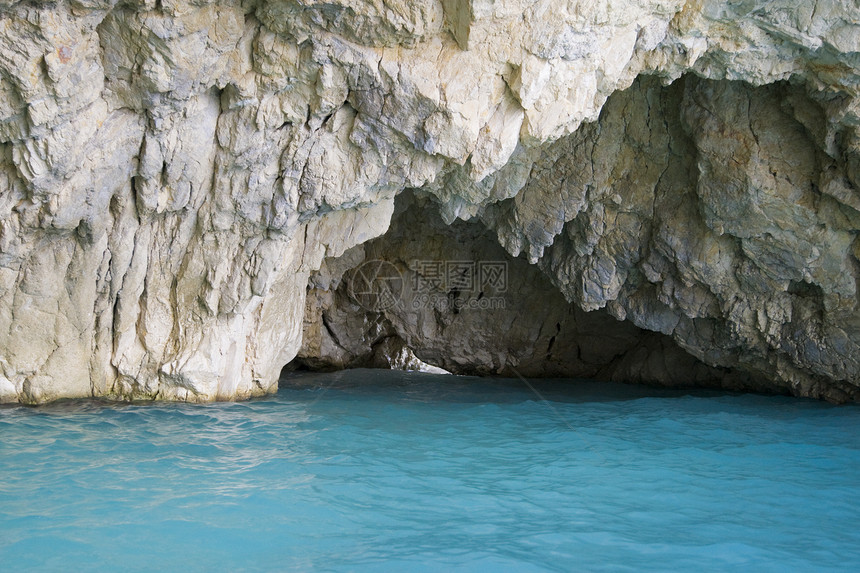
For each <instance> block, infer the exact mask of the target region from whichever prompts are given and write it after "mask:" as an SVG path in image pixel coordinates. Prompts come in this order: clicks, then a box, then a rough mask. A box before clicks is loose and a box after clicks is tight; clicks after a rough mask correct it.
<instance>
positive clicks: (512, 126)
mask: <svg viewBox="0 0 860 573" xmlns="http://www.w3.org/2000/svg"><path fill="white" fill-rule="evenodd" d="M858 22H860V9H858V8H857V6H856V3H855V2H848V1H838V0H817V1H814V2H804V3H797V2H789V1H784V2H783V1H764V0H761V1H757V0H751V1H748V2H725V1H717V0H696V1H687V2H684V1H682V0H677V1H669V2H666V1H657V0H600V1H589V2H576V1H572V2H557V1H555V0H504V1H495V2H493V1H490V0H463V1H450V0H444V1H443V0H421V1H418V2H407V1H400V0H386V1H384V2H383V1H379V0H332V1H327V2H318V1H316V0H301V1H299V0H271V1H266V0H259V1H255V0H219V1H218V2H214V1H208V0H123V1H118V0H57V1H53V2H34V1H30V0H22V1H16V0H2V1H0V401H21V402H29V403H38V402H44V401H48V400H52V399H56V398H60V397H71V396H92V395H98V396H111V397H116V398H163V399H180V400H198V401H205V400H213V399H228V398H237V397H244V396H251V395H257V394H262V393H265V392H269V391H272V390H274V388H276V384H277V376H278V371H279V369H280V367H281V366H282V365H283V364H285V363H286V362H288V361H289V360H290V359H291V358H292V357H293V356H295V355H296V353H297V352H298V351H299V348H300V346H301V343H302V340H301V339H302V317H303V315H304V314H305V306H306V305H305V296H306V287H307V281H308V278H309V276H310V275H311V273H312V272H314V271H316V270H317V269H319V268H320V266H321V265H322V264H323V260H324V259H326V258H328V259H329V260H332V258H333V257H338V256H341V255H342V254H343V253H349V251H348V249H350V248H351V247H353V246H355V245H359V244H362V243H364V242H365V241H367V240H369V239H372V238H373V237H376V236H379V235H381V234H383V233H384V232H385V231H386V230H387V228H388V225H389V221H390V218H391V215H392V212H393V208H394V207H393V206H394V197H395V196H396V195H398V194H399V193H400V192H401V191H402V190H404V189H406V188H413V189H417V190H418V191H416V193H417V194H418V195H419V196H421V197H424V198H427V197H431V198H432V200H433V201H435V202H436V203H438V205H439V209H440V210H441V212H442V215H443V218H444V220H445V221H446V222H448V223H451V222H453V221H454V220H455V219H457V218H461V219H469V218H478V219H479V220H480V221H481V224H483V225H485V226H486V227H488V228H490V229H492V230H493V231H494V232H495V233H496V235H497V236H498V239H499V242H500V244H501V245H502V246H503V247H504V248H505V249H506V250H507V251H508V252H510V253H513V254H520V253H521V254H522V255H523V256H524V257H526V258H527V259H528V261H529V262H531V263H534V264H536V265H537V267H538V268H539V269H540V270H542V271H543V272H544V273H545V274H546V275H547V276H548V277H549V278H550V279H551V280H552V281H553V283H554V284H555V286H556V288H557V289H558V290H559V291H560V292H561V294H562V295H563V296H564V297H565V300H567V301H568V302H570V303H573V304H574V305H577V306H578V307H580V309H581V310H576V309H572V310H571V311H570V312H575V313H581V311H582V310H585V311H591V310H593V309H600V308H605V309H606V312H608V313H611V314H612V315H614V316H616V317H618V318H624V319H626V320H629V321H631V322H633V323H634V324H635V325H637V326H638V327H640V328H644V329H647V330H651V331H656V332H660V333H663V334H665V335H667V336H670V337H672V338H674V340H675V341H676V342H677V343H678V344H679V345H680V346H681V347H683V348H684V349H686V350H687V351H688V352H689V353H691V354H692V355H693V356H694V357H696V358H697V359H698V360H701V361H702V362H703V363H705V364H707V365H708V366H709V367H719V368H733V369H736V370H738V371H739V372H747V373H750V374H751V375H752V376H753V377H755V378H757V379H758V378H759V377H764V379H767V380H769V381H771V382H772V383H774V384H777V385H781V386H782V387H784V388H788V389H790V390H791V391H792V392H794V393H796V394H799V395H809V396H822V397H827V398H830V399H834V400H840V399H847V398H852V397H856V396H857V392H858V390H857V389H858V387H860V365H858V359H857V358H856V357H857V355H858V354H857V348H856V346H857V344H858V341H860V337H858V328H860V320H858V316H860V315H858V312H857V310H856V309H855V307H856V302H857V293H856V277H857V274H858V269H857V258H856V255H857V252H858V247H857V243H856V234H857V229H858V217H860V212H858V210H857V209H858V208H860V199H858V194H857V188H858V184H860V131H858V129H860V127H858V126H860V105H858V99H857V93H858V86H860V83H858V81H860V74H858V70H860V26H858V24H857V23H858ZM646 76H650V77H651V78H650V79H649V78H646ZM637 78H641V79H639V80H637ZM634 82H635V84H634ZM673 82H674V83H673ZM670 83H671V86H669V84H670ZM631 86H632V87H631ZM664 86H669V87H664ZM607 100H609V101H608V102H607ZM584 316H587V315H584ZM583 320H586V319H583ZM434 344H435V343H434ZM440 348H442V347H440ZM440 353H441V350H440ZM440 356H441V354H440ZM517 359H518V360H520V361H521V360H524V359H525V358H524V357H518V358H517ZM440 360H441V358H440ZM494 360H495V359H492V360H490V359H488V360H487V361H485V362H484V363H483V365H480V364H475V365H474V367H475V369H476V370H481V368H486V369H487V370H496V369H497V368H498V364H497V361H494ZM771 382H769V383H771Z"/></svg>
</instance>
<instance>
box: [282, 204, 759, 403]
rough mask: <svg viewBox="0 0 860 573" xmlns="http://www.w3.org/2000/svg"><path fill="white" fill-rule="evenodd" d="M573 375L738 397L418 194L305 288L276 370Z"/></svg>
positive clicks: (667, 341) (663, 343) (686, 357)
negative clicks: (286, 353) (294, 342)
mask: <svg viewBox="0 0 860 573" xmlns="http://www.w3.org/2000/svg"><path fill="white" fill-rule="evenodd" d="M353 368H385V369H401V370H413V371H414V370H418V371H428V372H435V373H443V372H448V373H452V374H461V375H475V376H492V377H504V378H514V377H520V376H522V377H525V378H576V379H593V380H599V381H616V382H627V383H642V384H649V385H658V386H670V387H693V386H695V387H712V388H729V389H743V388H745V387H747V386H748V384H749V378H748V376H747V375H746V374H744V373H742V372H738V371H734V370H731V369H725V368H714V367H710V366H708V365H706V364H704V363H703V362H701V361H700V360H698V359H696V358H695V357H694V356H692V355H690V354H689V353H687V352H686V351H685V350H683V349H682V348H681V347H680V346H678V345H677V344H676V343H675V342H674V341H673V340H672V339H671V338H670V337H669V336H666V335H664V334H661V333H659V332H651V331H648V330H644V329H641V328H639V327H637V326H635V325H633V324H632V323H630V322H628V321H621V320H618V319H617V318H615V317H614V316H612V315H611V314H610V313H609V312H608V311H607V310H606V309H599V310H594V311H591V312H585V311H584V310H582V309H580V308H579V307H578V306H577V305H576V304H573V303H570V302H568V301H567V300H566V299H565V297H564V296H563V295H562V293H561V292H560V291H559V289H558V288H557V287H556V286H555V285H553V283H552V282H551V281H550V279H549V278H548V277H547V276H546V275H545V274H544V273H543V271H542V270H541V269H540V268H538V266H536V265H532V264H530V263H529V262H528V261H527V260H525V258H523V257H513V256H511V255H510V254H509V253H508V252H507V251H506V250H505V249H504V248H502V247H501V246H500V245H499V242H498V240H497V238H496V235H495V233H494V232H493V231H491V230H490V229H488V228H487V227H486V226H485V225H484V224H483V223H482V222H481V221H480V220H479V219H477V218H475V219H472V220H470V221H464V220H460V219H457V220H455V221H454V222H452V223H451V224H450V225H449V224H446V223H445V221H443V217H442V216H441V214H440V212H439V208H438V205H437V203H436V202H435V201H434V200H433V199H431V198H430V197H429V196H427V195H425V194H423V193H421V192H420V191H406V192H404V193H402V194H401V195H399V196H398V198H397V200H396V207H395V211H394V215H393V217H392V221H391V225H390V227H389V229H388V231H387V232H386V233H385V234H383V235H382V236H380V237H378V238H376V239H373V240H371V241H369V242H367V243H364V244H361V245H358V246H356V247H353V248H352V249H350V250H348V251H347V252H345V253H344V254H343V255H341V256H340V257H336V258H329V259H326V260H325V261H324V263H323V265H322V267H321V268H320V270H319V271H317V272H316V273H314V274H313V275H312V276H311V278H310V280H309V283H308V289H307V302H306V309H305V317H304V325H303V343H302V347H301V349H300V350H299V353H298V355H297V356H296V358H295V359H294V360H293V361H292V362H290V363H289V364H288V365H287V366H285V368H284V371H283V373H282V376H281V378H282V380H283V379H285V378H286V377H288V374H289V373H292V372H296V371H335V370H343V369H353Z"/></svg>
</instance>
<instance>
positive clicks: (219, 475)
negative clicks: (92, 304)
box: [0, 371, 860, 572]
mask: <svg viewBox="0 0 860 573" xmlns="http://www.w3.org/2000/svg"><path fill="white" fill-rule="evenodd" d="M289 382H290V384H289V386H288V387H285V388H283V389H282V390H281V391H280V392H279V394H278V395H277V396H274V397H271V398H269V399H262V400H254V401H250V402H245V403H240V404H231V403H219V404H209V405H181V404H130V405H117V404H106V403H101V402H93V401H91V402H65V403H61V404H55V405H51V406H48V407H43V408H35V409H34V408H21V407H2V408H0V563H2V568H3V570H12V571H18V570H39V571H67V570H75V569H83V570H90V571H91V570H95V571H113V570H117V569H122V570H128V571H151V570H155V569H170V570H177V569H184V570H188V571H209V570H213V569H215V570H235V571H263V570H301V571H304V570H323V571H355V570H361V571H400V570H410V571H440V570H445V571H447V570H452V571H518V572H519V571H570V570H589V571H601V570H611V571H643V570H644V571H649V570H651V571H665V570H677V569H682V570H689V569H699V570H703V571H708V570H726V569H729V568H743V569H755V570H761V571H784V570H804V571H806V570H816V571H851V570H854V565H856V563H858V562H860V549H858V548H860V495H859V494H860V439H858V438H860V408H858V407H856V406H848V407H839V408H837V407H832V406H828V405H826V404H821V403H817V402H810V401H804V400H789V399H785V398H773V397H761V396H740V395H725V394H715V393H695V394H685V393H679V392H669V391H662V390H661V391H658V390H653V389H645V388H640V387H630V386H617V385H598V384H594V383H578V384H573V383H571V382H570V381H547V382H535V383H534V384H535V390H536V391H537V392H538V393H539V394H540V396H537V395H536V394H535V393H533V392H532V390H531V389H529V388H528V387H525V386H524V385H523V384H522V383H519V382H511V381H502V382H492V381H487V380H477V379H461V378H456V377H450V376H447V377H433V376H420V375H412V374H403V373H389V372H376V371H354V372H350V373H336V374H332V375H307V376H304V377H301V378H294V379H291V380H290V381H289ZM544 399H545V400H548V401H549V404H548V403H547V402H545V401H544ZM550 406H551V407H550Z"/></svg>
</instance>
